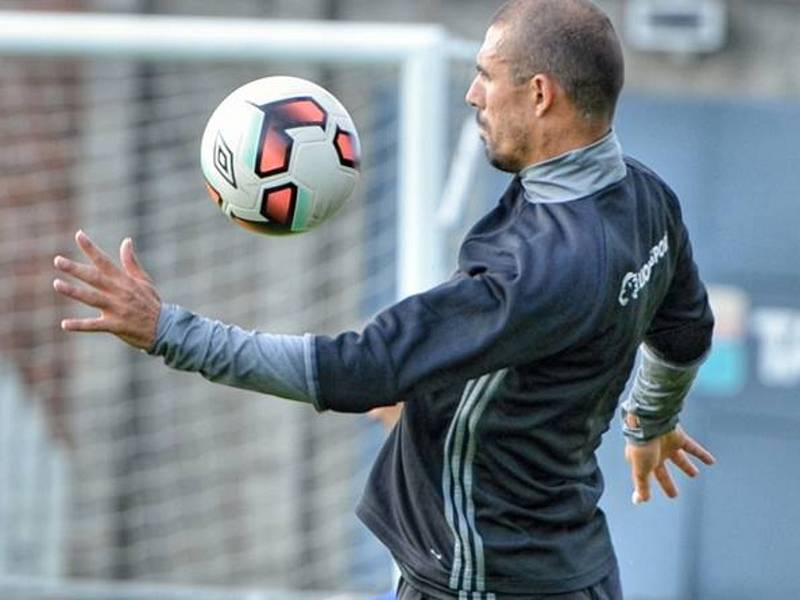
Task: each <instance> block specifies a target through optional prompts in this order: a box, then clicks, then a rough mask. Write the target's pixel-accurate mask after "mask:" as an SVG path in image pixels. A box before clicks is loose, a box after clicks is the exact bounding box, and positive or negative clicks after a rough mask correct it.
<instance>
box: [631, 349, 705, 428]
mask: <svg viewBox="0 0 800 600" xmlns="http://www.w3.org/2000/svg"><path fill="white" fill-rule="evenodd" d="M702 362H703V360H702V358H701V359H700V360H697V361H694V362H693V363H691V364H687V365H678V364H673V363H670V362H668V361H666V360H663V359H662V358H660V357H658V356H656V354H655V353H654V352H653V351H652V350H651V349H649V348H648V347H647V345H642V361H641V364H640V365H639V368H638V370H637V372H636V377H635V379H634V382H633V387H632V389H631V392H630V394H629V395H628V398H627V399H626V400H625V401H624V402H623V403H622V417H623V421H622V428H623V433H624V434H625V437H626V438H627V439H628V440H630V441H632V442H634V443H645V442H648V441H650V440H652V439H655V438H657V437H659V436H661V435H664V434H665V433H668V432H669V431H672V430H673V429H674V428H675V426H676V425H677V423H678V415H679V414H680V411H681V409H682V408H683V401H684V399H685V398H686V395H687V394H688V393H689V390H690V389H691V387H692V383H693V382H694V379H695V377H696V376H697V371H698V370H699V368H700V365H701V364H702Z"/></svg>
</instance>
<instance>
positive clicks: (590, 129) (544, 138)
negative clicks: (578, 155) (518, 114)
mask: <svg viewBox="0 0 800 600" xmlns="http://www.w3.org/2000/svg"><path fill="white" fill-rule="evenodd" d="M609 131H611V125H610V124H609V123H605V122H603V123H586V122H585V121H584V122H580V123H575V122H574V121H571V122H570V123H568V124H567V125H566V126H564V127H556V128H553V129H552V130H550V131H546V132H543V134H542V135H541V139H540V140H539V143H538V144H537V145H536V148H534V149H533V150H532V152H531V154H530V156H528V160H527V161H526V164H528V165H533V164H536V163H540V162H544V161H546V160H550V159H551V158H555V157H556V156H561V155H562V154H565V153H567V152H570V151H571V150H577V149H578V148H585V147H586V146H591V145H592V144H594V143H595V142H597V141H598V140H600V139H602V138H604V137H605V136H606V135H608V133H609Z"/></svg>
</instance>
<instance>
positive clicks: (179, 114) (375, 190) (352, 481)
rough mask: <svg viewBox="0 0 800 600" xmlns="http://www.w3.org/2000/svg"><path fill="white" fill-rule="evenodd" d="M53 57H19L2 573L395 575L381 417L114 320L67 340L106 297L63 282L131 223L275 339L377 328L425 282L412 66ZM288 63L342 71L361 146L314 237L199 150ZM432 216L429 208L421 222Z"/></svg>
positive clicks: (426, 224) (169, 266) (457, 73)
mask: <svg viewBox="0 0 800 600" xmlns="http://www.w3.org/2000/svg"><path fill="white" fill-rule="evenodd" d="M231 4H232V5H234V4H236V3H235V2H232V3H231ZM221 24H222V23H221ZM87 43H91V40H87ZM2 52H3V51H0V54H1V53H2ZM36 54H38V56H35V57H32V56H27V57H25V56H10V55H9V56H6V57H4V58H3V60H2V62H0V102H1V103H2V106H3V111H2V115H0V136H2V139H3V141H4V143H3V145H2V147H0V164H1V165H2V168H1V169H0V281H2V285H0V531H2V534H0V590H2V589H3V587H2V586H3V583H2V582H3V577H6V578H12V579H13V580H14V581H16V585H17V586H20V585H22V584H21V583H20V582H21V581H50V580H53V579H58V580H61V581H64V582H67V581H69V580H71V579H74V580H75V581H79V580H92V581H109V580H115V581H127V582H151V583H156V584H163V585H193V586H229V587H242V586H245V587H250V588H258V589H268V588H269V589H290V590H332V591H336V590H340V591H343V590H348V591H353V592H377V591H380V590H384V589H388V588H389V586H390V585H391V562H390V559H389V557H388V556H387V555H386V553H385V551H384V550H382V548H381V547H380V546H379V545H378V543H377V542H376V541H374V540H373V538H372V537H371V535H370V534H369V533H368V532H366V531H365V530H364V528H363V527H362V526H361V525H360V524H359V523H358V522H357V521H356V519H355V517H354V516H353V508H354V505H355V504H356V502H357V499H358V496H359V494H360V493H361V489H362V486H363V482H364V480H365V477H366V475H367V473H368V470H369V468H370V465H371V463H372V461H373V458H374V456H375V454H376V452H377V450H378V448H379V447H380V444H381V443H382V440H383V438H384V432H383V431H382V430H381V429H380V426H379V425H377V424H375V423H372V422H370V421H368V420H367V419H366V418H365V417H358V416H341V415H334V414H324V415H321V416H320V415H316V414H315V413H314V411H313V410H312V409H310V408H309V407H306V406H301V405H296V404H293V403H289V402H283V401H276V400H273V399H269V398H266V397H263V396H259V395H256V394H252V393H247V392H242V391H237V390H233V389H229V388H225V387H222V386H217V385H213V384H210V383H208V382H206V381H205V380H203V379H202V378H200V377H199V376H197V375H190V374H182V373H176V372H172V371H170V370H168V369H166V368H164V367H163V366H162V365H161V364H159V361H157V360H154V359H152V358H149V357H146V356H144V355H142V354H141V353H138V352H135V351H132V350H131V349H130V348H128V347H126V346H124V345H123V344H121V343H119V342H118V341H116V340H114V339H112V338H110V337H108V336H81V335H66V334H64V333H62V332H61V331H60V330H59V328H58V323H59V321H60V319H61V318H64V317H65V316H72V315H85V314H86V315H88V314H91V313H89V312H86V311H82V310H81V309H79V308H78V307H77V306H76V305H74V304H68V303H66V302H63V301H62V300H60V299H59V298H58V297H57V296H56V295H55V294H54V293H53V291H52V288H51V282H52V279H53V276H54V272H53V270H52V267H51V262H52V258H53V256H54V255H55V254H56V253H65V252H66V253H68V254H70V255H73V256H75V254H76V253H75V247H74V243H73V242H72V236H73V234H74V231H75V230H76V229H77V228H79V227H80V228H83V229H85V230H86V231H87V232H88V233H89V234H90V235H91V236H92V237H93V238H94V239H95V240H96V241H97V242H98V243H99V244H100V245H101V246H102V247H104V248H105V249H107V250H108V251H110V252H115V251H116V249H117V247H118V246H119V243H120V241H121V240H122V239H123V238H124V237H125V236H128V235H130V236H132V237H133V239H134V242H135V245H136V247H137V250H138V252H139V255H140V258H141V260H142V262H143V264H144V265H145V267H146V268H147V269H148V270H149V271H150V272H151V274H152V275H153V276H154V278H155V279H156V281H157V284H158V287H159V290H160V292H161V294H162V297H163V299H164V300H166V301H169V302H174V303H178V304H181V305H184V306H186V307H188V308H190V309H192V310H195V311H198V312H201V313H204V314H206V315H209V316H212V317H215V318H219V319H221V320H223V321H226V322H234V323H236V324H239V325H242V326H244V327H247V328H257V329H262V330H266V331H270V332H275V333H294V334H302V333H304V332H306V331H309V332H315V333H332V332H338V331H342V330H344V329H346V328H358V327H359V326H360V325H361V324H363V323H364V322H365V320H366V319H367V318H368V317H369V316H371V315H372V314H374V313H375V312H376V311H377V310H378V309H380V308H381V307H382V306H385V305H387V304H388V303H390V302H391V301H392V300H393V299H394V298H395V297H396V296H397V295H398V293H401V292H403V291H407V290H402V289H401V288H402V287H403V285H404V284H403V283H402V281H403V280H402V278H401V277H399V276H398V268H399V261H402V260H403V259H402V258H400V259H398V253H397V248H398V246H401V245H402V243H403V241H402V240H401V238H402V237H403V235H405V233H404V231H403V229H402V228H401V229H400V230H398V228H397V223H398V221H402V219H401V214H400V213H401V212H402V210H404V209H403V204H402V201H401V200H402V195H403V191H402V190H403V185H404V183H405V182H404V181H402V177H401V176H399V175H398V172H401V173H402V171H401V169H400V162H399V161H401V160H403V158H402V157H403V153H404V152H407V150H403V148H402V146H403V144H404V143H405V142H406V141H407V140H404V139H403V132H404V131H406V129H404V125H403V123H402V118H401V112H402V111H401V108H400V103H401V102H402V101H403V100H402V97H403V94H404V93H405V92H404V91H403V90H402V89H401V87H400V83H399V82H400V79H401V77H402V76H403V70H404V69H405V68H406V67H405V66H404V65H403V63H402V62H400V61H398V62H396V63H392V62H389V61H384V62H382V63H380V64H371V63H370V61H368V60H351V61H343V60H338V61H337V60H333V61H323V60H318V59H310V58H307V57H306V58H303V59H302V60H292V61H291V62H287V61H286V60H285V59H277V58H270V57H265V58H264V59H263V60H261V61H258V62H254V61H249V62H243V61H236V60H233V59H231V58H229V57H228V58H225V59H224V60H222V59H214V58H213V57H206V58H204V59H203V60H191V61H190V60H183V59H182V60H167V59H154V58H150V59H148V60H143V59H140V58H134V57H122V56H114V53H113V52H112V53H110V54H111V55H110V56H109V57H103V56H101V55H98V56H96V57H92V58H88V57H84V58H74V57H73V58H65V57H59V56H55V55H54V56H52V57H48V56H46V54H45V53H44V52H43V51H37V52H36ZM272 74H292V75H296V76H301V77H307V78H309V79H312V80H314V81H317V82H319V83H321V84H322V85H324V86H326V87H328V88H329V89H330V90H331V91H333V93H334V94H336V95H337V96H338V97H339V98H340V99H341V100H342V102H343V103H344V104H345V105H346V106H347V107H348V110H349V111H350V112H351V114H352V115H353V118H354V120H355V122H356V124H357V126H358V128H359V132H360V135H361V141H362V146H363V167H362V179H361V182H360V184H359V185H358V187H357V190H356V193H355V195H354V197H353V198H352V199H351V201H350V203H349V205H348V206H347V208H346V209H345V210H344V211H343V213H341V214H340V215H339V216H338V217H336V218H335V219H333V220H332V221H330V222H329V223H327V224H325V225H323V226H321V227H320V228H319V229H318V230H315V231H314V232H311V233H309V234H304V235H302V236H298V237H290V238H266V237H258V236H255V235H253V234H251V233H248V232H245V231H244V230H241V229H239V228H237V227H235V226H233V225H231V224H229V223H227V222H226V220H225V218H224V217H223V215H222V214H221V213H220V212H219V210H218V209H217V207H216V206H215V205H214V204H213V203H212V202H211V201H210V200H209V199H208V197H207V196H206V192H205V190H204V188H203V183H202V182H203V179H202V176H201V174H200V171H199V165H198V151H199V140H200V136H201V134H202V130H203V126H204V124H205V121H206V119H207V118H208V116H209V115H210V113H211V111H212V110H213V108H214V107H215V106H216V104H217V103H218V102H219V101H220V100H221V99H222V98H223V97H225V96H226V95H227V94H228V93H229V92H230V91H231V90H232V89H234V88H236V87H238V86H239V85H241V84H242V83H244V82H246V81H249V80H252V79H255V78H258V77H263V76H267V75H272ZM470 75H471V70H470V65H467V64H464V63H458V64H451V65H450V68H449V70H448V71H447V77H448V80H449V82H450V83H449V84H448V85H447V86H446V87H445V89H446V92H447V95H448V98H447V99H446V105H447V107H448V108H449V109H450V110H449V112H448V113H447V114H446V119H445V120H444V121H442V122H432V123H425V124H424V127H429V128H434V127H441V128H445V131H446V132H447V133H446V135H444V136H443V139H445V140H446V148H447V149H448V150H447V151H446V153H445V157H444V158H445V160H446V161H449V160H450V156H451V153H452V150H451V149H452V148H453V147H454V146H455V145H456V144H455V140H456V139H457V135H458V127H459V124H460V123H461V122H462V120H463V119H464V118H465V117H466V116H467V114H468V111H467V107H463V102H462V101H461V100H460V98H461V97H462V95H463V92H464V90H465V89H466V86H467V84H468V81H469V78H470ZM411 100H412V101H413V99H411ZM462 107H463V108H462ZM418 128H419V126H418ZM451 140H452V142H451ZM415 151H417V152H420V153H425V152H426V148H425V147H418V148H416V149H415ZM408 175H409V177H420V175H418V174H415V173H409V174H408ZM398 206H399V207H400V208H398ZM434 221H435V207H431V210H430V214H429V215H427V217H426V218H424V219H423V220H421V221H419V222H417V223H415V224H414V227H416V228H420V229H425V228H429V229H431V230H435V223H434ZM442 239H443V238H442ZM450 262H452V261H450ZM406 268H408V267H406ZM426 268H428V266H427V265H425V264H422V265H420V266H419V269H420V271H424V270H425V269H426ZM8 581H11V579H7V585H10V584H8ZM64 585H66V583H65V584H64ZM23 587H24V586H23ZM8 589H11V588H8ZM14 589H17V588H14ZM76 589H81V588H76ZM109 589H112V588H109ZM159 589H162V592H163V589H165V588H159ZM51 592H52V591H51ZM21 594H22V595H21V596H20V597H36V596H35V594H33V593H31V594H28V595H27V596H25V594H24V593H21ZM79 596H81V594H80V593H77V592H76V595H75V596H74V597H79ZM4 597H6V596H4ZM9 597H10V596H9ZM42 597H53V598H61V597H64V598H66V597H68V596H67V595H63V596H62V595H58V596H57V595H52V593H51V595H45V594H42ZM98 597H105V598H113V597H114V596H113V594H112V591H108V590H106V591H105V592H103V593H99V595H98ZM125 597H134V596H125ZM153 597H164V598H168V597H170V596H169V595H163V596H159V592H154V595H153ZM175 597H177V596H175ZM187 597H188V596H187ZM196 597H201V596H200V595H198V596H196ZM209 597H211V596H209ZM229 597H234V596H229ZM252 597H256V596H252Z"/></svg>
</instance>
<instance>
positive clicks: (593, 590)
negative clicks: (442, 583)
mask: <svg viewBox="0 0 800 600" xmlns="http://www.w3.org/2000/svg"><path fill="white" fill-rule="evenodd" d="M453 598H458V596H453ZM467 598H469V599H470V600H472V594H471V593H469V594H467ZM515 598H519V600H521V596H515ZM397 600H434V599H433V598H431V597H430V596H426V595H425V594H423V593H421V592H419V591H417V590H416V589H414V588H413V587H411V586H410V585H409V584H408V582H407V581H406V580H405V579H403V578H402V577H401V578H400V583H399V585H398V586H397ZM497 600H503V596H502V595H500V594H497ZM527 600H622V585H621V584H620V581H619V571H618V570H617V569H616V568H614V570H613V571H612V572H611V573H610V574H609V575H608V577H606V578H605V579H603V580H602V581H601V582H599V583H597V584H595V585H593V586H591V587H588V588H586V589H583V590H578V591H576V592H567V593H566V594H536V595H533V596H530V598H528V599H527Z"/></svg>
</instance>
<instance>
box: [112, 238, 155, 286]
mask: <svg viewBox="0 0 800 600" xmlns="http://www.w3.org/2000/svg"><path fill="white" fill-rule="evenodd" d="M119 260H120V263H121V264H122V267H123V268H124V269H125V272H126V273H128V275H130V276H131V277H135V278H136V279H144V280H145V281H149V282H152V281H153V278H152V277H150V275H149V274H148V273H147V271H145V270H144V268H143V267H142V265H141V263H140V262H139V259H138V258H137V257H136V252H135V251H134V249H133V240H131V238H125V239H124V240H123V241H122V244H120V247H119Z"/></svg>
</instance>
